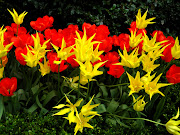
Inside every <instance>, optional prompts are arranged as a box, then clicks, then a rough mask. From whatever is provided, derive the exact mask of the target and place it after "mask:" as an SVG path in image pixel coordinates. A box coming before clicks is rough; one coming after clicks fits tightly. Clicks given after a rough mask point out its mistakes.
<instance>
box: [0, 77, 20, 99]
mask: <svg viewBox="0 0 180 135" xmlns="http://www.w3.org/2000/svg"><path fill="white" fill-rule="evenodd" d="M16 89H17V79H16V77H12V78H4V79H2V80H1V81H0V94H2V95H3V96H8V97H10V96H12V95H14V94H13V93H14V92H15V91H16Z"/></svg>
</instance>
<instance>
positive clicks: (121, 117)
mask: <svg viewBox="0 0 180 135" xmlns="http://www.w3.org/2000/svg"><path fill="white" fill-rule="evenodd" d="M109 115H111V116H115V117H119V118H120V119H128V120H144V121H148V122H152V123H154V124H158V125H161V126H165V124H162V123H159V122H156V121H153V120H149V119H145V118H127V117H123V116H119V115H114V114H109Z"/></svg>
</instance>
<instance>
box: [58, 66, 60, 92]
mask: <svg viewBox="0 0 180 135" xmlns="http://www.w3.org/2000/svg"><path fill="white" fill-rule="evenodd" d="M59 68H60V64H59V65H58V92H59V88H60V72H59ZM59 93H60V92H59Z"/></svg>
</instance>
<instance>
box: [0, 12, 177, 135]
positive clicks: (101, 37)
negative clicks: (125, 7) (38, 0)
mask: <svg viewBox="0 0 180 135" xmlns="http://www.w3.org/2000/svg"><path fill="white" fill-rule="evenodd" d="M8 11H9V12H10V14H11V15H12V17H13V20H14V22H15V23H12V24H11V26H5V27H3V26H2V27H1V29H0V37H1V38H0V39H1V40H0V41H1V42H0V58H1V67H0V77H1V81H0V94H1V95H0V108H1V110H0V118H3V119H5V112H9V113H12V114H17V113H19V112H28V113H34V112H38V113H39V115H45V114H47V113H50V112H53V113H54V114H53V115H60V116H59V117H60V118H64V122H63V123H62V128H63V127H64V126H65V124H66V122H67V121H68V122H69V124H71V123H75V124H76V125H75V128H74V134H77V133H78V131H80V132H83V129H84V128H86V127H87V128H91V129H93V126H92V125H90V124H89V122H90V120H91V119H94V118H96V117H105V118H106V122H107V123H113V124H120V125H121V126H124V127H127V128H130V126H129V125H128V123H131V121H134V125H135V126H137V127H139V128H140V127H141V128H142V125H144V124H145V123H144V121H148V122H152V123H155V124H158V125H162V126H165V127H166V129H167V131H168V132H169V133H171V134H177V133H178V130H179V129H178V125H179V123H178V122H175V121H174V119H177V118H178V117H179V108H178V111H177V114H176V116H175V117H172V118H171V119H170V120H169V121H166V124H162V123H160V122H159V120H160V119H159V117H160V116H161V115H162V111H163V107H164V106H165V102H166V99H167V97H168V92H170V90H171V89H173V88H175V87H176V85H177V84H178V83H179V82H180V76H179V74H180V72H179V70H178V69H179V68H180V67H179V66H178V65H176V64H179V63H178V59H179V58H180V45H179V40H178V37H177V38H176V39H174V38H173V37H171V36H168V37H166V36H165V35H164V34H163V32H162V31H159V30H154V31H153V32H152V33H148V32H147V31H146V27H147V26H148V25H149V24H154V23H155V22H152V21H153V20H154V19H155V17H153V18H149V19H146V16H147V12H148V11H146V12H145V13H144V14H143V15H141V10H140V9H139V10H138V13H137V15H136V21H133V22H132V23H131V25H130V28H128V29H129V33H130V34H127V33H121V34H120V35H113V36H109V35H110V32H109V29H108V26H106V25H99V26H96V25H95V24H93V25H92V24H89V23H86V22H84V23H83V25H82V31H81V30H80V29H79V27H78V26H77V25H73V24H70V25H68V27H67V28H64V29H58V30H56V29H53V28H51V27H53V22H54V18H53V17H52V16H47V15H46V16H44V17H42V18H41V17H39V18H37V20H35V21H31V22H30V26H31V27H32V28H33V29H34V30H35V31H36V32H35V33H30V32H28V30H27V29H26V28H25V27H23V26H22V23H23V19H24V17H25V16H26V14H27V12H25V11H24V12H23V13H21V14H20V15H18V13H17V12H16V11H15V10H14V9H13V12H12V11H11V10H9V9H8ZM148 35H150V36H151V38H149V37H150V36H148ZM176 101H177V102H178V99H177V100H176ZM52 107H53V108H56V109H60V110H56V109H52ZM154 108H155V109H154ZM148 115H150V116H148ZM61 116H63V117H61ZM148 118H152V119H153V120H154V121H153V120H150V119H148ZM122 120H123V121H122ZM163 122H164V121H163Z"/></svg>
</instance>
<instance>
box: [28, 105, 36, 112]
mask: <svg viewBox="0 0 180 135" xmlns="http://www.w3.org/2000/svg"><path fill="white" fill-rule="evenodd" d="M37 108H38V106H37V104H36V103H34V104H33V105H32V106H31V107H30V108H29V109H28V110H27V112H28V113H33V112H34V111H35V110H36V109H37Z"/></svg>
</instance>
